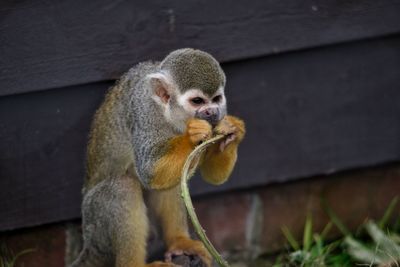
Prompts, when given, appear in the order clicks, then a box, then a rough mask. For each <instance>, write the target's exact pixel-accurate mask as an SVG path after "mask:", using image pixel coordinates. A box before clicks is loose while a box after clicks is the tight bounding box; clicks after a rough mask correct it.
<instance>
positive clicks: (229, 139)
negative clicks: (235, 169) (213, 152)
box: [219, 134, 236, 152]
mask: <svg viewBox="0 0 400 267" xmlns="http://www.w3.org/2000/svg"><path fill="white" fill-rule="evenodd" d="M235 139H236V135H235V134H230V135H228V136H227V137H226V138H225V139H223V140H222V141H221V143H220V145H219V150H220V151H221V152H224V150H225V148H226V147H227V146H228V145H229V144H230V143H232V142H233V141H234V140H235Z"/></svg>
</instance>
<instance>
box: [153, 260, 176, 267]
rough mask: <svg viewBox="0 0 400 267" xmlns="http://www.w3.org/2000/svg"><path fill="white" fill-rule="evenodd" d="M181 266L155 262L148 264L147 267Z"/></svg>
mask: <svg viewBox="0 0 400 267" xmlns="http://www.w3.org/2000/svg"><path fill="white" fill-rule="evenodd" d="M179 266H181V265H176V264H174V263H172V262H163V261H154V262H152V263H148V264H146V267H179Z"/></svg>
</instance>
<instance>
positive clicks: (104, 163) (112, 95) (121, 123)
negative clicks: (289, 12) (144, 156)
mask: <svg viewBox="0 0 400 267" xmlns="http://www.w3.org/2000/svg"><path fill="white" fill-rule="evenodd" d="M157 66H158V64H157V63H152V62H144V63H140V64H138V65H136V66H134V67H133V68H131V69H130V70H129V71H128V72H127V73H125V74H124V75H123V76H122V77H121V78H120V79H119V80H118V81H117V82H116V84H115V85H114V86H113V87H112V88H111V89H110V90H109V91H108V93H107V94H106V96H105V99H104V101H103V103H102V104H101V106H100V107H99V109H98V110H97V111H96V114H95V116H94V119H93V122H92V126H91V131H90V135H89V142H88V147H87V159H86V177H85V178H86V179H85V186H84V190H85V191H87V190H88V189H90V188H91V187H93V186H94V185H96V184H98V183H99V182H100V181H102V180H104V179H107V178H118V177H121V176H122V175H124V174H125V173H126V172H127V170H128V168H131V167H133V162H134V155H133V146H132V138H133V131H134V129H133V128H134V126H133V125H134V124H135V123H134V122H135V120H137V119H138V118H137V117H138V114H140V107H135V106H134V103H133V99H134V97H135V95H136V94H143V92H138V90H141V89H143V88H142V87H141V84H142V83H143V79H142V78H143V77H145V76H146V74H147V73H150V72H152V71H154V70H155V69H156V68H157Z"/></svg>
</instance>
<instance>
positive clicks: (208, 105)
mask: <svg viewBox="0 0 400 267" xmlns="http://www.w3.org/2000/svg"><path fill="white" fill-rule="evenodd" d="M148 78H149V80H150V85H151V88H152V89H153V92H154V94H153V99H154V100H155V101H156V102H157V103H158V104H159V105H160V106H161V107H162V108H163V110H164V116H165V118H166V119H167V121H169V122H170V123H171V124H172V125H173V126H174V127H175V128H176V129H178V130H180V131H182V132H183V131H184V129H185V125H186V121H187V120H188V119H189V118H199V119H204V120H207V121H208V122H209V123H210V124H211V125H213V126H215V125H216V124H217V123H218V122H219V121H220V120H221V119H222V118H223V117H224V116H225V115H226V98H225V94H224V88H225V81H226V80H225V74H224V72H223V70H222V69H221V67H220V65H219V63H218V61H217V60H216V59H215V58H213V57H212V56H211V55H210V54H208V53H206V52H203V51H200V50H195V49H191V48H185V49H179V50H176V51H173V52H172V53H170V54H169V55H168V56H167V57H166V58H165V59H164V60H163V61H162V62H161V63H160V67H159V70H158V71H157V72H156V73H152V74H149V75H148Z"/></svg>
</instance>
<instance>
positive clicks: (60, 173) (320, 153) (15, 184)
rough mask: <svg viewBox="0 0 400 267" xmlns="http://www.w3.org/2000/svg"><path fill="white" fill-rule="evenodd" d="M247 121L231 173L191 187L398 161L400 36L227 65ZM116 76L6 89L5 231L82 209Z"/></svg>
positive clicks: (0, 175)
mask: <svg viewBox="0 0 400 267" xmlns="http://www.w3.org/2000/svg"><path fill="white" fill-rule="evenodd" d="M223 68H224V69H225V70H226V74H227V77H228V84H227V95H228V101H229V102H228V104H229V111H230V113H232V114H234V115H238V116H240V117H242V118H244V120H245V121H246V123H247V130H248V133H247V136H246V139H245V140H244V143H243V145H242V147H241V148H240V151H239V161H238V165H237V168H236V169H235V171H234V173H233V175H232V178H231V180H230V181H229V182H228V183H226V184H225V185H223V186H219V187H212V186H208V185H205V184H204V183H202V182H201V181H200V179H194V180H193V181H192V183H191V188H192V189H191V190H192V193H193V195H202V194H205V193H210V192H216V191H223V190H232V189H241V188H246V187H253V186H259V185H266V184H270V183H275V182H285V181H289V180H293V179H298V178H301V177H308V176H312V175H317V174H329V173H332V172H336V171H340V170H345V169H351V168H357V167H363V166H371V165H376V164H380V163H386V162H392V161H399V160H400V154H399V148H400V138H399V134H400V105H399V103H400V90H399V84H400V36H397V37H392V38H385V39H379V40H370V41H364V42H358V43H353V44H345V45H340V46H331V47H326V48H320V49H313V50H307V51H302V52H295V53H287V54H282V55H277V56H269V57H264V58H258V59H253V60H246V61H241V62H233V63H229V64H224V65H223ZM110 85H111V83H110V82H106V83H94V84H90V85H82V86H76V87H70V88H63V89H58V90H50V91H43V92H37V93H30V94H20V95H14V96H7V97H1V98H0V140H1V142H0V190H1V194H0V203H1V205H0V230H6V229H13V228H19V227H27V226H32V225H38V224H42V223H49V222H55V221H61V220H68V219H71V218H76V217H79V216H80V201H81V199H80V188H81V184H82V179H83V170H84V156H85V155H84V154H85V146H86V140H87V133H88V129H89V125H90V120H91V117H92V114H93V112H94V110H95V109H96V107H97V106H98V104H99V103H100V101H101V100H102V98H103V94H104V92H105V91H106V89H107V88H108V87H109V86H110Z"/></svg>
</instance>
